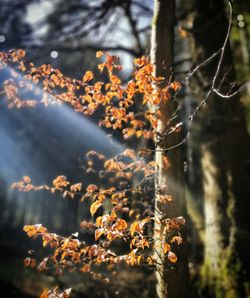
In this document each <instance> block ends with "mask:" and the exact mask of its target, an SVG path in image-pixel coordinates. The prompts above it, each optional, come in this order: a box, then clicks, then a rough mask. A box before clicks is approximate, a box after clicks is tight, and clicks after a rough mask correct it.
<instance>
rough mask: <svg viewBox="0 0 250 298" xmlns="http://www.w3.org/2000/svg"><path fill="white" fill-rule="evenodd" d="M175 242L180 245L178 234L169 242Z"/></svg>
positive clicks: (180, 239) (180, 240)
mask: <svg viewBox="0 0 250 298" xmlns="http://www.w3.org/2000/svg"><path fill="white" fill-rule="evenodd" d="M173 242H176V243H177V244H178V245H180V244H181V243H182V238H181V237H180V236H174V237H173V238H172V239H171V241H170V243H173Z"/></svg>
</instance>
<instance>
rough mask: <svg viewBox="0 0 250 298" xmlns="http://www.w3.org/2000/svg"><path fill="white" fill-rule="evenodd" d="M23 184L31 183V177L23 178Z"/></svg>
mask: <svg viewBox="0 0 250 298" xmlns="http://www.w3.org/2000/svg"><path fill="white" fill-rule="evenodd" d="M23 182H24V183H30V182H31V179H30V177H29V176H23Z"/></svg>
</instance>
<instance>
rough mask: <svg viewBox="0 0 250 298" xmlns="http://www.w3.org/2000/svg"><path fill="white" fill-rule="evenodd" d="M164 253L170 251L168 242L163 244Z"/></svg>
mask: <svg viewBox="0 0 250 298" xmlns="http://www.w3.org/2000/svg"><path fill="white" fill-rule="evenodd" d="M163 250H164V254H166V253H167V252H169V251H170V245H169V244H168V243H166V242H165V243H164V245H163Z"/></svg>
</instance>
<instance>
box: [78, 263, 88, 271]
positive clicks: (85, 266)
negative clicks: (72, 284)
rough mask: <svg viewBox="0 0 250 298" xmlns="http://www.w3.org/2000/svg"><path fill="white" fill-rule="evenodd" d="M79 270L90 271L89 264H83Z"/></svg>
mask: <svg viewBox="0 0 250 298" xmlns="http://www.w3.org/2000/svg"><path fill="white" fill-rule="evenodd" d="M80 271H82V272H89V271H90V264H85V265H84V266H83V267H82V269H81V270H80Z"/></svg>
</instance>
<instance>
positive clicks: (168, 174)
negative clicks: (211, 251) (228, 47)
mask: <svg viewBox="0 0 250 298" xmlns="http://www.w3.org/2000/svg"><path fill="white" fill-rule="evenodd" d="M174 23H175V1H174V0H155V6H154V17H153V24H152V39H151V62H152V63H154V64H155V74H156V75H157V76H161V77H165V78H166V81H165V83H167V82H168V80H169V77H170V73H171V68H172V65H173V45H174ZM174 109H175V104H174V102H173V100H172V99H170V100H169V102H168V103H167V104H166V103H162V104H161V105H160V111H161V119H160V120H159V123H158V132H159V133H161V132H162V131H163V130H164V127H165V126H166V124H167V121H168V120H169V118H170V116H171V115H172V113H173V111H174ZM156 142H157V139H156ZM176 143H178V139H177V138H176V136H170V137H168V138H167V140H166V141H164V142H161V143H160V144H159V145H158V146H157V148H156V150H157V151H156V156H155V160H156V171H157V177H156V196H155V217H156V219H157V222H156V223H155V257H156V260H157V262H158V266H157V270H156V279H157V296H158V297H159V298H163V297H168V298H178V297H188V267H187V255H186V247H185V244H184V245H182V246H181V248H180V249H179V251H177V255H178V261H177V263H176V265H174V266H171V264H170V263H169V262H167V260H166V258H165V256H164V251H163V246H162V244H163V242H164V241H165V240H166V238H167V237H168V233H167V231H166V225H165V223H166V219H167V218H172V217H177V216H185V214H186V206H185V198H184V187H183V160H182V155H181V150H180V149H179V148H178V149H176V150H173V151H171V152H166V151H163V150H162V149H165V148H167V147H169V146H171V145H173V144H176ZM164 156H167V157H168V158H169V159H170V162H171V168H170V169H168V170H166V169H165V168H164V162H163V159H164ZM166 187H167V189H168V193H169V194H171V195H172V196H173V202H172V203H170V204H168V205H163V204H162V203H161V202H160V200H159V195H160V194H162V193H163V192H165V189H166ZM184 233H185V232H184V231H183V238H184V241H185V235H184Z"/></svg>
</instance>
